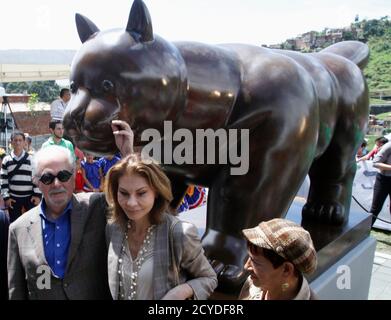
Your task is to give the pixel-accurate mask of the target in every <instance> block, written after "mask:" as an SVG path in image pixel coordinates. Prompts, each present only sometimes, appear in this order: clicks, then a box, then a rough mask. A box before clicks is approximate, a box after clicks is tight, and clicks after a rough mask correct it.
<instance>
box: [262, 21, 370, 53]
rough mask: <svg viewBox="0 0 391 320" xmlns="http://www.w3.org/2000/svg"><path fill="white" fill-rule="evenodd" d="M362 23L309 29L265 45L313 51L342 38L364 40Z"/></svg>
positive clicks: (273, 47) (274, 47)
mask: <svg viewBox="0 0 391 320" xmlns="http://www.w3.org/2000/svg"><path fill="white" fill-rule="evenodd" d="M364 24H365V21H362V22H361V23H355V24H352V25H350V26H348V27H344V28H335V29H332V28H325V29H324V30H323V31H321V32H318V31H309V32H306V33H303V34H301V35H298V36H297V37H296V38H292V39H288V40H286V41H285V42H284V43H280V44H272V45H270V46H267V47H269V48H272V49H288V50H295V51H301V52H313V51H317V50H320V49H322V48H325V47H328V46H330V45H332V44H334V43H337V42H340V41H343V40H359V41H365V37H364Z"/></svg>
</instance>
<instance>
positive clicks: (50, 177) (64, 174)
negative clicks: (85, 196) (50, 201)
mask: <svg viewBox="0 0 391 320" xmlns="http://www.w3.org/2000/svg"><path fill="white" fill-rule="evenodd" d="M72 174H73V172H69V171H68V170H61V171H59V172H58V173H57V175H56V176H55V175H54V174H52V173H49V172H47V173H44V174H43V175H42V176H41V177H40V178H39V181H41V182H42V183H43V184H46V185H49V184H51V183H53V181H54V179H56V178H57V179H58V180H60V181H61V182H67V181H68V180H69V179H70V178H71V177H72Z"/></svg>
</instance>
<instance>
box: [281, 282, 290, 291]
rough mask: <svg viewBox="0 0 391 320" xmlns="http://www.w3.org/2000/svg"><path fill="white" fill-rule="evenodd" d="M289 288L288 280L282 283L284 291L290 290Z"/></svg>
mask: <svg viewBox="0 0 391 320" xmlns="http://www.w3.org/2000/svg"><path fill="white" fill-rule="evenodd" d="M288 288H289V283H288V282H284V283H283V284H282V285H281V290H282V291H286V290H288Z"/></svg>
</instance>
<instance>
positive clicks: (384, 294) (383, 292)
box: [368, 230, 391, 300]
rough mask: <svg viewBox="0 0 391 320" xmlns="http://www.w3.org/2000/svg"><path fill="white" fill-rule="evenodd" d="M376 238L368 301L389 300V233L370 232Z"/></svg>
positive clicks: (390, 297) (390, 251) (390, 244)
mask: <svg viewBox="0 0 391 320" xmlns="http://www.w3.org/2000/svg"><path fill="white" fill-rule="evenodd" d="M371 236H373V237H374V238H376V240H377V245H376V253H375V260H374V262H373V269H372V277H371V285H370V288H369V296H368V300H391V232H386V231H380V230H372V231H371Z"/></svg>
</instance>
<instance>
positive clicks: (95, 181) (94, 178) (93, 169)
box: [81, 160, 100, 189]
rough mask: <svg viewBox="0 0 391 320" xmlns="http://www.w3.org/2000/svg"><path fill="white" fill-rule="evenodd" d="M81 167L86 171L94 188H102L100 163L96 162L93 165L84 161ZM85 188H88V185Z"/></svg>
mask: <svg viewBox="0 0 391 320" xmlns="http://www.w3.org/2000/svg"><path fill="white" fill-rule="evenodd" d="M81 167H82V168H83V169H84V171H85V173H86V178H87V179H88V181H89V182H90V183H91V184H92V186H93V187H94V188H96V189H98V188H99V187H100V174H99V162H98V161H96V160H94V162H93V163H89V162H87V161H82V162H81ZM84 186H85V187H88V186H87V185H86V184H84Z"/></svg>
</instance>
